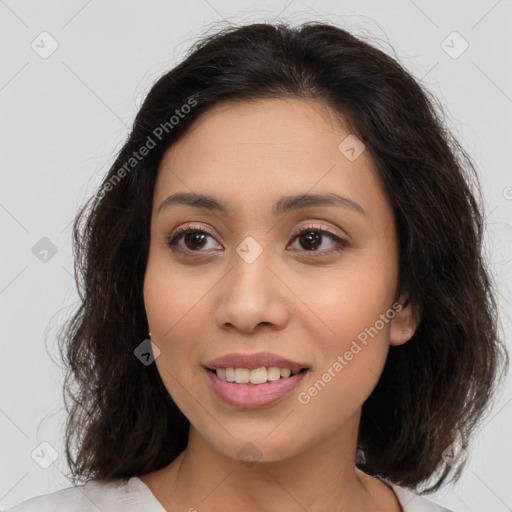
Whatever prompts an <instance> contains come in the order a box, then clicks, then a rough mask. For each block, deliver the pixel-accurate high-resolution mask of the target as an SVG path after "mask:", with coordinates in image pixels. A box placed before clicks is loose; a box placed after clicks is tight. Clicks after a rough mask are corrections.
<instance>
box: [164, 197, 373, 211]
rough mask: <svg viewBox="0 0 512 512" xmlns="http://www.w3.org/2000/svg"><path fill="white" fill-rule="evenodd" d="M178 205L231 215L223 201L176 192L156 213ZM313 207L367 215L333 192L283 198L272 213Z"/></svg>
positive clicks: (358, 207) (360, 208)
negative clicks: (331, 208) (339, 208)
mask: <svg viewBox="0 0 512 512" xmlns="http://www.w3.org/2000/svg"><path fill="white" fill-rule="evenodd" d="M178 205H183V206H189V207H192V208H199V209H202V210H206V211H216V212H219V213H222V214H224V215H231V214H232V212H231V209H230V208H229V206H228V204H227V203H225V202H224V201H220V200H219V199H217V198H215V197H213V196H209V195H206V194H198V193H195V192H178V193H176V194H172V195H170V196H169V197H167V198H166V199H164V200H163V201H162V203H161V204H160V206H159V207H158V212H157V213H160V212H161V211H163V210H166V209H168V208H171V207H173V206H178ZM314 206H338V207H342V208H348V209H351V210H353V211H355V212H357V213H359V214H361V215H364V216H366V215H367V214H366V211H365V210H364V209H363V207H362V206H361V205H360V204H359V203H356V202H355V201H353V200H352V199H349V198H348V197H343V196H340V195H338V194H335V193H333V192H326V193H323V194H298V195H294V196H283V197H281V198H280V199H279V200H278V201H277V202H276V203H275V204H274V205H273V207H272V213H273V215H274V216H276V217H277V216H279V215H283V214H285V213H288V212H292V211H296V210H301V209H304V208H309V207H314Z"/></svg>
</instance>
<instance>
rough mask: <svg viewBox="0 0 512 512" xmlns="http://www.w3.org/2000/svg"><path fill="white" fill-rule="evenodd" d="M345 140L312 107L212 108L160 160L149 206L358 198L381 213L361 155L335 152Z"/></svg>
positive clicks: (376, 185) (286, 102) (336, 125)
mask: <svg viewBox="0 0 512 512" xmlns="http://www.w3.org/2000/svg"><path fill="white" fill-rule="evenodd" d="M349 136H351V137H353V136H354V135H353V134H351V133H350V131H349V130H348V128H347V127H345V126H344V125H342V124H341V120H340V119H339V117H337V116H336V115H335V114H334V113H333V112H332V111H331V110H330V109H329V108H328V107H327V106H326V105H324V104H323V103H321V102H319V101H317V100H304V99H265V100H257V101H250V102H225V103H221V104H218V105H215V106H214V107H212V108H211V109H209V110H208V111H206V112H205V113H203V114H202V115H201V116H200V117H198V118H197V119H196V120H195V121H194V122H193V124H192V125H191V126H190V127H189V128H188V129H187V131H186V132H185V133H184V135H183V136H182V137H181V138H180V139H179V140H178V141H177V142H175V143H174V144H173V145H172V146H171V147H170V148H169V149H168V150H167V151H166V153H165V154H164V157H163V159H162V162H161V165H160V168H159V173H158V179H157V183H156V186H155V199H156V200H155V204H156V203H157V202H158V203H159V202H161V201H163V200H164V199H165V197H166V196H168V195H170V194H172V193H175V192H209V193H210V194H212V193H215V195H216V196H217V197H219V198H223V199H225V200H226V202H233V201H235V202H237V201H236V200H237V198H241V197H243V198H244V203H245V205H246V206H247V207H249V206H250V205H251V204H252V202H251V201H250V198H254V200H255V201H256V200H257V202H258V204H260V203H261V202H266V201H267V202H268V201H272V198H273V197H278V196H282V195H291V194H300V193H302V194H305V193H308V192H318V193H320V192H335V193H340V194H343V195H344V196H346V197H347V196H348V197H354V198H355V197H358V199H355V200H357V202H359V203H361V202H362V203H366V204H367V207H368V209H370V210H371V209H374V210H375V209H377V210H378V209H379V206H380V208H384V207H385V206H386V205H385V204H384V203H386V198H385V195H384V191H383V188H382V186H381V184H380V182H379V180H378V177H377V175H376V173H375V171H374V169H373V162H372V160H371V158H370V156H369V154H368V152H367V151H366V150H365V151H363V152H362V153H361V154H360V155H359V156H358V157H357V158H356V159H354V160H349V159H348V158H347V156H346V155H345V154H344V153H343V152H342V151H341V150H340V144H342V143H343V142H344V141H345V140H347V137H349ZM350 140H351V139H350ZM379 203H382V204H380V205H379ZM365 209H366V208H365ZM380 213H381V214H382V212H380Z"/></svg>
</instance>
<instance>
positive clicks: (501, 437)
mask: <svg viewBox="0 0 512 512" xmlns="http://www.w3.org/2000/svg"><path fill="white" fill-rule="evenodd" d="M276 17H279V18H281V19H286V20H288V21H290V22H292V23H294V24H295V23H297V24H298V23H300V22H302V21H307V20H319V21H327V22H332V23H335V24H338V25H339V26H342V27H345V28H347V29H349V30H351V31H352V32H353V33H355V34H356V35H359V36H361V37H364V38H369V40H370V41H373V43H374V44H376V45H377V46H378V47H379V48H381V49H382V50H384V51H386V52H387V53H390V54H391V55H392V56H395V57H397V58H398V59H399V60H400V61H401V62H402V63H403V64H404V65H405V66H406V67H407V68H408V69H409V70H410V72H411V73H412V74H413V75H414V76H415V77H416V78H417V79H418V80H421V82H422V83H423V84H424V85H426V86H427V87H428V88H429V89H430V90H431V91H432V92H433V93H434V94H435V95H436V96H437V97H438V98H439V99H440V100H441V101H442V103H443V105H445V108H446V112H447V116H448V117H447V123H448V125H449V127H450V128H451V129H452V130H453V131H454V133H455V135H456V136H457V137H459V139H460V141H461V142H462V143H463V145H464V146H465V147H466V148H467V150H468V152H469V153H470V155H471V156H472V157H473V158H474V160H475V162H476V164H477V166H478V169H479V173H480V176H481V179H482V185H483V191H484V196H485V207H486V215H487V223H488V226H487V229H488V231H487V235H486V247H487V252H488V255H489V259H490V260H491V262H492V265H493V268H494V274H495V278H496V281H497V283H498V285H499V289H498V291H499V303H500V311H501V332H502V335H503V336H507V337H508V344H509V346H510V344H511V340H510V334H509V333H510V326H511V320H510V318H511V315H510V311H511V309H512V305H511V304H512V294H511V291H510V287H509V286H507V283H510V282H512V280H511V274H512V265H511V255H512V188H511V187H512V173H511V172H510V164H509V154H508V153H509V150H510V142H511V140H512V138H511V135H512V133H511V118H510V113H511V112H512V80H511V78H512V70H511V66H510V49H511V33H512V31H511V28H512V27H511V19H512V5H511V1H510V0H501V1H496V0H482V1H476V0H474V1H462V0H461V1H451V2H447V1H440V0H437V1H430V2H427V1H425V0H415V1H412V0H393V1H387V2H379V1H377V0H375V1H361V0H350V1H349V0H345V1H340V0H337V1H310V2H300V1H290V0H287V1H285V2H283V1H273V2H271V1H258V2H255V1H248V0H247V1H240V0H239V1H235V0H231V1H228V0H190V1H187V2H174V1H156V0H153V1H144V2H142V1H139V2H135V1H126V0H123V1H121V0H116V1H109V2H105V1H104V2H100V1H99V0H89V1H70V0H67V1H63V0H62V1H53V2H38V1H16V0H5V1H1V0H0V39H1V46H0V48H1V50H0V51H1V52H2V58H1V62H2V65H1V68H0V108H1V120H2V122H1V126H0V130H1V133H0V140H1V168H2V170H1V183H2V185H1V188H0V230H1V234H2V249H1V258H2V259H1V265H0V314H1V319H0V324H1V327H2V334H1V343H2V346H1V347H2V357H1V358H0V376H1V377H0V378H1V389H0V464H1V467H0V509H2V508H3V509H5V508H7V507H10V506H12V505H14V504H16V503H18V502H20V501H22V500H25V499H27V498H29V497H32V496H35V495H38V494H45V493H48V492H52V491H56V490H58V489H61V488H63V487H67V486H69V485H70V484H69V481H68V480H67V479H66V478H65V477H64V476H63V475H62V473H61V471H62V472H65V469H66V467H65V458H64V452H63V422H64V418H65V412H64V409H63V408H62V404H63V402H62V393H61V386H62V372H61V370H60V369H59V367H58V366H57V364H56V363H54V362H52V360H51V359H50V358H49V357H48V355H47V352H46V349H45V340H46V341H47V344H48V349H49V350H50V353H51V354H56V347H55V335H56V331H57V328H58V327H59V326H60V325H61V324H62V322H63V321H64V320H65V319H66V318H67V317H68V316H69V314H70V313H71V311H72V310H73V308H74V305H75V303H76V301H77V298H78V295H77V292H76V288H75V284H74V279H73V258H72V253H71V241H70V234H71V221H72V219H73V217H74V215H75V213H76V211H77V209H78V206H79V205H80V204H81V203H83V201H85V199H87V198H88V197H89V195H91V194H92V193H93V192H94V191H95V189H96V187H97V186H98V185H99V183H100V180H101V177H102V175H103V174H104V173H105V172H106V171H107V169H108V167H109V165H110V164H111V163H112V162H113V159H114V156H115V153H116V152H117V150H118V149H119V148H120V147H121V144H122V142H123V141H124V139H125V137H126V136H127V134H128V130H129V127H130V125H131V123H132V121H133V118H134V115H135V113H136V112H137V109H138V106H140V104H141V101H142V99H143V98H144V96H145V94H146V93H147V92H148V90H149V88H150V86H151V85H152V83H153V82H154V80H156V79H157V78H158V77H159V76H160V75H161V74H162V73H163V72H164V71H165V70H167V69H168V68H170V67H172V66H174V65H175V64H176V63H177V62H179V60H180V59H181V58H182V56H183V55H184V52H185V51H186V50H187V49H188V47H189V46H190V45H191V44H192V43H193V42H194V41H195V39H196V38H197V37H199V36H200V35H202V34H206V33H207V32H210V31H214V30H215V29H216V28H217V27H218V25H217V24H216V22H217V21H218V20H222V19H223V18H225V19H227V20H229V21H236V22H240V23H248V22H255V21H270V20H272V19H275V18H276ZM45 31H46V32H48V33H49V34H51V36H40V34H41V33H42V32H45ZM453 31H456V32H458V33H459V34H460V36H461V37H462V38H463V39H461V38H460V37H459V36H457V35H453V34H452V32H453ZM450 34H452V35H450ZM50 37H51V38H53V40H55V41H57V43H58V48H57V50H56V51H55V52H54V53H53V54H52V55H50V56H47V55H43V56H44V57H47V58H43V56H41V53H42V52H44V51H46V52H48V51H49V50H51V43H52V39H50ZM447 38H448V39H447ZM464 40H465V41H467V43H468V44H469V46H468V48H467V49H466V50H465V51H464V52H463V53H461V54H460V55H459V53H460V52H461V50H462V49H463V48H464V46H463V45H464V44H465V43H464ZM443 41H445V43H443ZM33 42H34V43H33ZM32 44H34V46H35V48H37V52H36V50H35V49H33V48H32V46H31V45H32ZM390 45H391V46H390ZM391 47H392V48H393V49H394V51H395V52H396V54H394V53H393V49H391ZM38 52H39V53H38ZM450 53H451V55H450ZM455 57H456V58H455ZM43 237H47V238H48V239H49V240H50V241H51V243H52V244H53V245H54V246H55V247H56V249H57V252H56V253H55V254H52V252H51V251H50V252H49V253H48V254H46V255H45V254H44V253H40V252H38V251H41V250H42V249H41V247H43V249H44V247H45V244H48V241H42V242H40V240H41V239H42V238H43ZM38 243H39V245H36V244H38ZM34 246H36V249H37V248H39V249H38V250H34V251H33V247H34ZM34 252H35V253H36V254H34ZM45 257H46V261H42V260H41V259H44V258H45ZM510 384H511V378H510V377H509V378H508V380H507V384H506V387H505V388H504V389H503V390H502V392H501V394H500V395H499V397H498V399H497V400H496V403H495V404H494V406H493V409H492V412H491V413H490V415H489V416H488V418H487V419H486V420H485V421H484V423H483V425H482V428H481V430H480V431H479V433H478V435H477V437H476V439H475V442H474V444H473V447H472V449H471V451H470V462H469V465H468V467H467V469H466V471H465V473H464V476H463V477H462V479H461V480H460V481H459V483H458V484H456V485H455V486H453V487H450V488H446V489H444V490H443V491H442V492H439V493H437V494H436V495H432V496H431V499H435V500H436V501H438V502H439V503H441V504H444V505H445V506H449V507H451V508H453V509H455V510H456V511H457V512H460V511H470V510H471V511H482V510H485V511H486V512H492V511H496V512H501V511H510V510H512V486H511V485H510V476H511V474H512V442H511V439H510V435H509V432H510V429H511V426H512V389H511V386H510ZM43 442H44V443H48V445H47V444H43V445H41V446H40V443H43ZM34 450H35V452H34ZM52 450H55V453H56V457H57V459H56V460H55V461H54V462H53V464H51V465H50V466H49V467H48V468H47V469H44V468H43V467H41V464H43V465H44V464H45V461H46V463H49V462H50V461H51V460H52V454H53V451H52ZM31 453H34V454H35V455H34V456H33V458H32V457H31ZM38 454H39V458H38V456H37V455H38ZM36 460H37V461H39V464H38V463H36Z"/></svg>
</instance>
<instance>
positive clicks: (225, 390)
mask: <svg viewBox="0 0 512 512" xmlns="http://www.w3.org/2000/svg"><path fill="white" fill-rule="evenodd" d="M308 371H309V370H307V371H303V372H300V373H297V374H296V375H293V376H292V377H286V378H282V377H281V378H280V379H278V380H274V381H270V382H266V383H265V384H236V383H235V384H233V383H232V382H227V381H225V380H223V379H221V378H220V377H217V374H216V373H215V372H212V371H210V370H206V369H205V372H206V373H207V374H208V377H209V379H210V382H211V383H212V385H213V389H214V390H215V392H216V393H217V396H218V397H219V398H220V399H221V400H222V401H224V402H225V403H227V404H228V405H231V406H232V407H236V408H238V409H261V408H262V407H269V406H270V405H273V404H275V403H276V402H279V400H281V399H282V398H284V396H285V395H286V394H288V393H289V392H290V391H291V390H292V389H294V388H295V387H296V386H297V385H298V384H299V382H300V381H301V380H302V379H303V378H304V377H305V375H306V374H307V373H308Z"/></svg>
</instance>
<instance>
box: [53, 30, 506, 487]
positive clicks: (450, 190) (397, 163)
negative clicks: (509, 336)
mask: <svg viewBox="0 0 512 512" xmlns="http://www.w3.org/2000/svg"><path fill="white" fill-rule="evenodd" d="M264 98H305V99H316V100H320V101H322V102H323V103H324V104H325V105H327V106H328V107H330V110H331V111H332V112H334V113H335V114H336V115H337V116H339V119H340V120H342V121H343V122H344V123H345V125H346V126H349V127H350V131H351V133H354V134H357V136H358V137H359V138H360V139H361V140H362V141H363V142H364V144H365V145H366V148H367V150H368V151H369V152H370V155H371V157H372V159H373V161H374V163H375V167H376V169H377V171H378V175H379V177H380V179H381V180H382V183H383V186H384V187H385V192H386V193H387V194H388V196H389V198H390V200H391V203H392V206H393V211H394V215H395V218H396V222H397V228H398V236H399V247H400V257H399V288H400V290H408V292H409V297H410V300H411V302H412V304H414V306H415V307H416V308H417V310H418V311H419V312H420V313H421V321H420V323H419V325H418V328H417V330H416V332H415V334H414V336H413V337H412V339H411V340H409V341H408V342H407V343H405V344H404V345H401V346H393V347H390V351H389V354H388V358H387V361H386V364H385V367H384V370H383V373H382V376H381V378H380V381H379V382H378V384H377V386H376V388H375V389H374V391H373V393H372V394H371V396H370V397H369V398H368V399H367V401H366V402H365V403H364V405H363V409H362V417H361V424H360V435H359V441H358V447H359V453H360V457H359V458H358V461H357V465H358V467H359V468H360V469H362V470H363V471H365V472H366V473H368V474H370V475H379V476H382V477H385V478H388V479H389V480H391V481H392V482H394V483H396V484H398V485H403V486H406V487H409V488H412V489H417V488H418V486H419V484H421V483H423V482H426V481H427V480H429V479H431V478H432V477H433V476H434V475H435V476H436V478H435V481H434V482H433V485H432V486H431V487H429V488H427V489H423V491H422V492H424V493H428V492H433V491H435V490H437V489H438V488H439V486H440V485H441V484H442V483H443V482H444V481H445V479H446V478H447V476H448V475H450V474H451V475H452V480H454V481H456V480H457V479H458V478H459V476H460V473H461V469H462V467H463V466H464V465H465V462H466V461H465V460H463V459H459V461H458V462H457V464H455V465H454V467H453V468H452V466H451V465H450V464H447V463H446V462H445V461H444V460H443V457H442V453H443V451H444V450H445V449H447V448H448V446H449V445H450V444H451V443H452V441H455V440H457V441H458V442H459V443H460V444H461V445H462V446H463V447H464V448H467V447H468V443H469V440H470V438H471V437H472V436H473V435H474V434H475V433H476V431H477V426H478V425H479V423H480V421H481V419H482V418H483V417H484V413H485V412H486V411H487V408H488V406H489V404H490V403H491V399H492V398H493V397H494V393H495V391H497V389H498V383H499V382H500V380H499V378H498V377H499V376H500V375H501V376H503V375H504V374H505V372H506V369H507V368H508V363H509V359H508V354H507V352H506V349H505V347H504V345H503V344H502V341H501V340H500V339H499V336H498V328H497V320H498V319H497V306H496V303H495V298H494V293H495V292H494V285H493V283H492V281H491V277H490V274H489V270H488V269H487V267H486V261H485V258H484V254H483V247H482V235H483V227H484V215H483V210H482V208H483V207H482V206H480V203H481V201H480V202H477V199H476V195H477V194H478V195H481V191H480V184H479V181H478V176H477V173H476V171H475V168H474V165H473V163H472V161H471V159H470V157H469V156H468V155H467V154H466V152H465V151H464V149H463V148H462V147H461V146H460V144H459V143H458V142H457V140H456V139H455V138H454V137H453V135H452V134H451V133H450V132H449V131H448V130H447V129H446V127H445V126H444V121H443V119H442V115H441V114H442V112H443V109H442V106H441V105H439V102H438V101H437V100H436V99H435V97H434V96H433V95H432V94H431V93H429V92H428V91H427V90H426V89H424V88H423V87H421V86H420V85H419V84H418V82H417V81H416V80H415V79H414V78H413V77H412V76H411V75H410V74H409V73H408V72H407V71H406V70H405V69H404V68H403V67H401V66H400V65H399V64H398V63H397V62H396V61H395V60H394V59H393V58H391V57H390V56H388V55H387V54H386V53H384V52H383V51H381V50H379V49H377V48H375V47H373V46H372V45H370V44H368V43H366V42H364V41H362V40H360V39H358V38H356V37H354V36H353V35H351V34H350V33H349V32H347V31H345V30H343V29H341V28H338V27H335V26H331V25H329V24H323V23H314V22H311V23H306V24H303V25H301V26H299V27H291V26H289V25H288V24H286V23H284V22H281V23H276V24H264V23H257V24H251V25H245V26H239V27H237V26H230V27H228V28H224V29H222V30H220V31H217V32H216V33H215V34H214V35H210V36H207V37H204V38H203V39H202V40H201V41H199V42H198V43H196V44H195V45H194V46H193V47H192V48H191V49H190V50H189V53H188V54H187V55H186V57H185V59H184V60H183V61H182V62H181V63H180V64H179V65H177V66H176V67H174V68H173V69H171V70H170V71H168V72H167V73H165V74H164V75H163V76H162V77H161V78H160V79H159V80H158V81H157V82H156V83H155V84H154V85H153V86H152V88H151V90H150V91H149V93H148V95H147V96H146V98H145V100H144V102H143V104H142V106H141V108H140V110H139V112H138V114H137V116H136V118H135V121H134V125H133V128H132V130H131V133H130V135H129V137H128V139H127V141H126V143H125V144H124V146H123V147H122V149H121V150H120V152H119V153H118V155H117V158H116V160H115V162H114V163H113V165H112V166H111V168H110V170H109V171H108V174H107V176H105V178H104V182H103V185H102V188H101V189H100V191H99V192H98V194H96V195H95V196H94V197H92V198H91V199H90V200H89V201H88V202H87V203H86V204H85V205H83V207H82V208H81V210H80V212H79V213H78V215H77V217H76V219H75V223H74V226H73V243H74V254H75V272H76V275H77V276H78V280H79V283H78V287H79V296H80V304H79V307H78V309H77V311H76V312H75V314H74V316H73V317H72V318H71V319H70V321H69V322H68V323H67V325H66V326H65V328H63V329H62V332H61V333H60V338H59V339H60V343H61V351H62V354H64V355H63V358H64V360H65V364H66V366H67V368H68V372H67V375H66V381H65V391H66V394H65V396H66V404H67V406H68V411H69V416H68V421H67V426H66V455H67V460H68V464H69V466H70V468H71V471H72V474H71V476H70V478H71V480H72V481H73V482H77V481H80V480H88V479H97V480H104V481H107V480H112V479H118V478H129V477H131V476H136V475H142V474H144V473H147V472H150V471H153V470H157V469H159V468H162V467H164V466H166V465H168V464H169V463H170V462H172V460H173V459H174V458H175V457H176V456H177V455H178V454H179V453H180V452H181V451H183V450H184V449H185V448H186V446H187V439H188V428H189V426H190V424H189V422H188V419H187V418H186V417H185V416H184V415H183V414H182V413H181V411H180V410H179V409H178V408H177V406H176V405H175V403H174V402H173V400H172V398H171V397H170V395H169V393H168V392H167V390H166V388H165V386H164V385H163V383H162V380H161V379H160V376H159V373H158V370H157V367H156V365H155V364H151V365H149V366H145V365H144V364H141V361H140V360H139V359H138V358H137V357H135V356H134V350H135V348H136V347H137V346H138V345H139V344H140V343H141V342H142V341H143V340H144V339H145V338H146V337H147V331H148V324H147V319H146V315H145V309H144V302H143V280H144V274H145V268H146V262H147V258H148V250H149V232H150V231H149V224H150V218H151V211H152V198H153V189H154V184H155V179H156V175H157V171H158V167H159V164H160V161H161V159H162V156H163V153H164V152H165V151H166V150H167V149H168V148H169V147H170V146H171V145H172V144H173V143H174V142H176V141H177V140H178V138H179V137H180V136H181V135H182V134H183V133H184V132H185V130H186V129H187V127H188V126H190V124H191V123H192V122H193V121H194V120H195V119H197V117H198V116H200V115H201V113H203V112H205V111H206V110H207V109H208V108H210V107H212V106H213V105H216V104H218V103H220V102H222V101H228V100H229V101H249V100H253V99H264ZM184 105H188V106H189V107H187V108H184ZM191 105H194V106H193V107H191ZM172 116H174V119H173V120H171V117H172ZM178 118H179V119H178ZM150 140H151V141H152V143H154V144H150V143H149V141H150ZM143 146H146V147H149V146H152V147H151V149H150V150H149V151H148V152H147V154H146V155H145V156H144V157H141V158H140V159H139V158H136V159H134V152H138V151H139V150H140V148H141V147H143ZM139 156H140V155H139ZM128 163H129V164H128ZM127 164H128V165H127ZM122 168H124V170H125V171H124V172H120V169H122ZM479 199H481V197H479ZM500 369H501V370H503V371H502V372H500Z"/></svg>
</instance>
